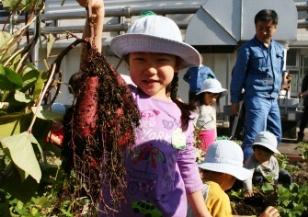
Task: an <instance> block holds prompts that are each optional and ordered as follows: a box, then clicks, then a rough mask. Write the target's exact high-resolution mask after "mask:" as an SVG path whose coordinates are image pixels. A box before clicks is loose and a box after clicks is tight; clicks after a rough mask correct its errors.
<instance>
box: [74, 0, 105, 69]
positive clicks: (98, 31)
mask: <svg viewBox="0 0 308 217" xmlns="http://www.w3.org/2000/svg"><path fill="white" fill-rule="evenodd" d="M76 1H77V2H78V3H79V4H80V5H81V6H83V7H85V8H87V9H88V8H91V12H92V15H91V18H90V20H89V19H87V20H86V24H85V28H84V31H83V38H85V39H86V38H90V37H91V34H92V33H91V25H93V38H92V39H93V40H92V46H93V47H95V48H96V49H97V51H98V52H101V51H102V35H103V23H104V15H105V8H104V1H103V0H76ZM87 54H88V49H87V47H86V46H83V48H82V52H81V60H80V61H81V62H80V65H81V66H83V62H84V61H85V59H86V57H87V56H88V55H87Z"/></svg>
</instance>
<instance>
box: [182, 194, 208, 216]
mask: <svg viewBox="0 0 308 217" xmlns="http://www.w3.org/2000/svg"><path fill="white" fill-rule="evenodd" d="M187 198H188V202H189V204H190V205H191V207H192V210H193V212H194V216H195V217H211V214H210V213H209V211H208V209H207V208H206V205H205V202H204V198H203V195H202V193H201V191H196V192H193V193H189V194H187Z"/></svg>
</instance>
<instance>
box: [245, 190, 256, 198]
mask: <svg viewBox="0 0 308 217" xmlns="http://www.w3.org/2000/svg"><path fill="white" fill-rule="evenodd" d="M253 195H254V193H253V191H252V190H249V191H247V192H245V193H244V197H252V196H253Z"/></svg>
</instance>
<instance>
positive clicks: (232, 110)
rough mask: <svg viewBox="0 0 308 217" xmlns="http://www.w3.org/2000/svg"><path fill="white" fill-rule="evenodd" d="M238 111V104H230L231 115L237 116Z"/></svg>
mask: <svg viewBox="0 0 308 217" xmlns="http://www.w3.org/2000/svg"><path fill="white" fill-rule="evenodd" d="M239 110H240V105H239V103H232V105H231V112H232V115H239Z"/></svg>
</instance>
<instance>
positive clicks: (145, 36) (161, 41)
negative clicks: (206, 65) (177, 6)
mask: <svg viewBox="0 0 308 217" xmlns="http://www.w3.org/2000/svg"><path fill="white" fill-rule="evenodd" d="M110 47H111V49H112V50H113V51H114V53H115V54H116V55H117V56H119V57H123V56H125V55H127V54H129V53H131V52H151V53H165V54H171V55H175V56H178V57H180V58H181V60H182V63H181V65H180V67H181V68H184V67H188V66H199V65H201V63H202V57H201V55H200V53H199V52H198V51H197V50H196V49H195V48H193V47H192V46H191V45H189V44H187V43H185V42H183V39H182V34H181V31H180V29H179V27H178V26H177V24H176V23H175V22H174V21H173V20H172V19H170V18H167V17H163V16H159V15H150V16H144V17H141V18H139V19H138V20H136V21H135V22H134V23H133V25H132V26H131V27H130V28H129V29H128V31H127V33H126V34H123V35H119V36H116V37H114V38H113V39H112V41H111V44H110Z"/></svg>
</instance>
